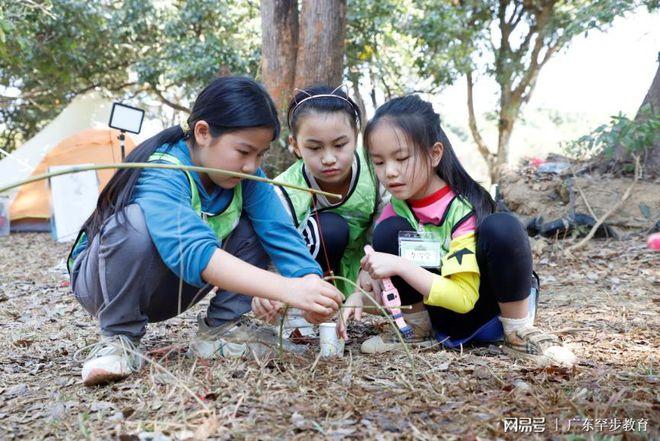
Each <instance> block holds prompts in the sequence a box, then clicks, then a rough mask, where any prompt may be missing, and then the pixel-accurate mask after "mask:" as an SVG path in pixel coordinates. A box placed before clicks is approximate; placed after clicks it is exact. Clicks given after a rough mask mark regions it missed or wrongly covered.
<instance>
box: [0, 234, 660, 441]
mask: <svg viewBox="0 0 660 441" xmlns="http://www.w3.org/2000/svg"><path fill="white" fill-rule="evenodd" d="M541 240H542V241H543V245H545V246H541V247H538V246H536V247H535V249H536V250H541V249H543V251H542V252H540V253H539V254H538V255H537V256H536V268H537V271H538V272H539V273H540V275H541V279H542V291H541V297H540V310H539V313H538V319H537V324H538V325H540V326H541V327H543V328H545V329H548V330H551V331H554V332H556V333H558V334H559V335H561V336H562V338H563V339H564V340H565V342H566V343H567V344H568V345H569V346H570V347H571V348H572V349H573V350H574V351H575V352H576V354H577V355H578V357H579V358H580V360H581V361H580V363H579V364H578V365H577V366H576V367H575V368H574V369H572V370H566V369H560V368H545V369H542V368H536V367H535V366H533V365H530V364H527V363H523V362H519V361H518V362H514V361H513V360H512V359H510V358H509V357H507V356H506V355H505V354H503V353H502V352H501V350H500V349H499V348H498V347H497V346H494V345H491V346H488V347H476V348H464V350H463V351H449V350H444V349H440V348H435V349H431V350H425V351H416V352H413V359H414V374H413V372H412V370H411V364H410V361H409V360H408V359H407V358H406V356H405V354H404V353H400V354H396V355H391V354H389V355H381V356H372V357H367V356H363V355H361V354H360V353H359V350H358V348H359V342H360V341H361V340H364V338H366V336H367V335H369V334H372V333H374V332H376V331H377V327H378V326H380V327H381V328H382V327H383V326H384V325H383V323H382V321H379V320H376V322H375V327H374V326H367V325H364V324H361V325H358V326H354V327H353V328H352V333H353V335H354V336H355V338H354V339H353V342H352V343H351V344H350V345H349V346H348V350H347V352H346V355H345V356H344V358H341V359H330V360H325V359H321V360H317V359H316V351H315V350H312V351H311V353H309V354H307V355H303V356H293V355H285V356H283V357H281V358H278V359H275V360H272V361H262V362H258V361H255V360H245V359H243V360H242V359H232V360H224V359H221V360H216V361H210V362H204V361H201V360H195V359H191V358H188V357H187V356H186V355H185V354H184V352H185V350H186V345H187V341H188V339H189V337H190V335H191V333H192V332H193V331H194V328H195V322H194V318H195V315H196V313H197V312H198V311H200V310H202V309H203V308H204V304H202V305H197V306H196V307H195V308H193V310H191V311H188V312H186V313H184V314H183V315H181V316H180V317H178V318H176V319H172V320H170V321H168V322H165V323H160V324H155V325H150V326H149V332H148V333H147V336H146V337H145V339H144V340H143V344H144V348H145V349H146V350H147V351H148V354H149V356H150V357H151V358H152V360H153V361H154V363H155V364H152V365H150V366H149V367H147V368H145V369H143V370H142V371H141V372H139V373H138V374H136V375H135V376H134V377H132V378H130V379H128V380H126V381H123V382H120V383H116V384H115V385H112V386H106V387H94V388H85V387H83V386H82V385H81V381H80V369H81V362H79V361H76V360H75V359H74V354H75V352H76V351H77V350H79V349H81V348H83V347H85V346H86V345H88V344H90V343H93V342H94V341H95V339H96V327H95V323H94V321H93V319H92V318H90V317H89V316H88V315H87V314H86V313H85V312H84V311H83V310H82V308H81V307H80V306H79V305H78V304H77V303H76V301H75V299H74V298H73V295H72V294H71V293H70V291H69V288H68V286H67V283H68V277H67V276H66V275H65V274H64V273H63V268H64V267H63V259H64V257H65V256H66V254H67V246H66V245H62V244H56V243H54V242H53V241H52V240H51V238H50V236H49V235H46V234H22V235H21V234H19V235H12V236H9V237H5V238H0V341H1V342H2V344H1V345H0V348H1V349H0V350H1V358H0V371H1V372H2V375H1V379H0V439H120V440H138V439H141V440H146V439H153V440H166V439H204V438H213V439H285V438H286V439H310V438H324V439H341V438H352V439H362V438H370V439H393V438H395V439H438V438H443V439H467V440H474V439H484V440H491V439H568V440H579V439H586V440H590V439H594V440H595V439H598V440H604V439H658V437H660V424H659V423H660V400H659V392H660V388H659V387H658V373H657V369H658V343H659V342H660V338H659V337H658V335H659V334H658V329H659V324H660V319H659V315H658V306H659V303H660V296H659V293H660V290H659V289H658V286H659V284H660V274H659V272H658V268H659V265H658V264H659V263H660V253H653V252H652V251H649V250H648V249H647V248H646V247H645V244H644V242H643V237H642V236H636V237H632V238H629V239H627V240H625V241H614V240H609V241H604V240H592V241H591V242H589V244H588V245H587V247H586V248H585V249H584V250H581V251H579V252H577V253H576V254H575V255H574V256H573V257H570V258H569V257H566V256H565V255H564V254H563V253H562V249H563V248H565V247H566V245H567V244H568V243H570V240H566V241H549V240H545V239H541ZM537 245H538V244H537ZM202 303H204V302H202ZM156 364H157V365H156ZM505 422H506V424H507V427H506V431H505ZM516 425H517V431H515V430H514V429H516ZM525 431H532V432H534V433H525Z"/></svg>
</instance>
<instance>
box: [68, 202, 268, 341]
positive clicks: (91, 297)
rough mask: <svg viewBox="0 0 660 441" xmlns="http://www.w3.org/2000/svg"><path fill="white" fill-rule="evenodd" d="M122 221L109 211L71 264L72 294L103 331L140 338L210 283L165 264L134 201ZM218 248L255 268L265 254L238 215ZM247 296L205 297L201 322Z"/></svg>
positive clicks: (245, 303) (242, 306)
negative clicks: (188, 278) (191, 279)
mask: <svg viewBox="0 0 660 441" xmlns="http://www.w3.org/2000/svg"><path fill="white" fill-rule="evenodd" d="M124 214H125V215H126V219H127V221H128V223H124V222H122V223H120V222H118V218H117V215H114V216H111V217H110V218H109V219H108V220H107V221H106V222H105V224H104V225H103V227H102V228H101V232H100V233H99V234H97V235H96V237H94V238H93V239H92V241H91V243H90V244H89V246H88V247H87V249H86V250H85V251H83V252H82V253H81V254H80V255H79V256H78V257H76V260H75V262H74V264H73V268H72V271H71V282H72V283H71V285H72V289H73V292H74V294H75V296H76V299H77V300H78V301H79V302H80V304H81V305H82V306H83V307H84V308H85V309H86V310H87V311H88V312H89V313H90V314H92V315H94V316H96V317H97V318H98V319H99V325H100V327H101V332H102V334H103V335H108V336H111V335H117V334H123V335H127V336H129V337H131V338H133V339H139V338H141V337H142V336H143V335H144V333H145V332H146V325H147V323H148V322H159V321H162V320H166V319H169V318H172V317H175V316H177V315H178V314H180V313H181V312H183V311H185V310H186V309H188V308H190V307H191V306H193V305H194V304H195V303H197V302H199V301H200V300H201V299H202V298H204V296H206V295H207V294H208V293H209V292H210V291H211V290H212V289H213V286H211V285H209V284H207V285H206V286H203V287H202V288H198V287H196V286H192V285H188V284H187V283H185V282H183V281H182V280H181V279H179V277H177V276H176V275H175V274H174V273H173V272H172V271H170V269H169V268H167V267H166V266H165V264H164V263H163V261H162V259H161V258H160V255H159V254H158V251H157V250H156V247H155V246H154V244H153V242H152V241H151V237H150V236H149V231H148V230H147V225H146V223H145V220H144V215H143V213H142V210H141V209H140V207H139V206H138V205H136V204H133V205H129V206H128V207H126V208H125V209H124ZM223 249H224V250H225V251H227V252H228V253H230V254H233V255H234V256H236V257H238V258H240V259H242V260H244V261H246V262H248V263H251V264H252V265H255V266H258V267H260V268H266V266H267V263H268V256H267V255H266V253H265V251H264V250H263V248H262V247H261V244H260V243H259V240H258V238H257V236H256V234H255V232H254V230H253V229H252V224H251V223H250V221H249V220H248V219H247V218H245V217H243V218H241V221H240V223H239V224H238V226H237V227H236V228H235V229H234V231H232V233H231V234H230V236H229V237H228V238H227V239H226V240H225V241H224V244H223ZM251 301H252V299H251V297H248V296H245V295H242V294H236V293H232V292H228V291H224V290H218V292H217V293H216V294H215V295H214V296H213V298H211V301H210V303H209V307H208V310H207V318H206V319H207V322H208V323H209V325H211V326H219V325H221V324H223V323H226V322H228V321H231V320H234V319H236V318H238V317H240V316H241V315H242V314H245V313H246V312H249V311H250V309H251Z"/></svg>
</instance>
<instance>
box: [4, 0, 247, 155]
mask: <svg viewBox="0 0 660 441" xmlns="http://www.w3.org/2000/svg"><path fill="white" fill-rule="evenodd" d="M0 11H1V12H0V104H1V106H0V127H2V136H1V137H0V147H3V148H5V149H7V150H12V149H13V148H14V147H15V146H16V145H17V144H18V143H19V142H21V140H24V139H27V138H29V137H30V136H32V135H33V134H34V133H36V132H37V131H38V130H39V129H41V128H42V127H43V126H44V125H45V124H46V123H47V122H48V121H49V120H50V119H52V118H53V117H54V116H56V115H57V114H58V113H59V112H60V111H61V110H62V108H63V107H64V106H66V105H67V104H68V103H69V102H70V101H71V99H73V97H75V96H76V95H78V94H80V93H83V92H85V91H87V90H91V89H98V90H103V91H111V92H113V93H114V94H115V95H116V92H122V93H125V94H126V95H128V96H133V95H135V94H138V93H142V94H143V95H144V94H145V93H146V96H150V97H152V98H155V99H156V100H159V101H161V102H168V103H169V104H168V105H170V104H171V105H174V106H177V107H178V108H179V109H185V108H187V107H189V106H190V100H191V99H192V98H194V96H195V95H196V93H198V92H199V91H200V90H201V88H202V87H203V86H204V85H205V84H206V83H208V82H209V81H210V80H211V79H212V78H213V77H214V76H216V75H218V74H219V73H234V74H248V75H253V76H254V75H255V74H256V73H257V69H258V63H259V58H260V54H259V44H260V37H259V32H258V31H259V20H258V16H259V12H258V6H257V5H256V4H255V3H254V2H244V1H241V0H221V1H215V0H185V1H183V0H179V1H174V2H171V3H165V2H154V1H152V0H108V1H100V0H96V1H89V2H81V1H78V0H45V1H42V2H29V3H28V2H16V1H14V0H0Z"/></svg>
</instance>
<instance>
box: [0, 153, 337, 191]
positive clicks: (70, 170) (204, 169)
mask: <svg viewBox="0 0 660 441" xmlns="http://www.w3.org/2000/svg"><path fill="white" fill-rule="evenodd" d="M129 168H160V169H170V170H185V171H194V172H199V173H209V174H214V173H216V174H221V175H226V176H233V177H235V178H241V179H250V180H252V181H258V182H266V183H268V184H273V185H281V186H282V187H289V188H293V189H295V190H302V191H307V192H310V193H317V194H322V195H324V196H329V197H331V198H335V199H341V198H342V196H341V195H339V194H335V193H328V192H327V191H322V190H315V189H313V188H306V187H300V186H298V185H293V184H289V183H287V182H280V181H276V180H274V179H268V178H262V177H261V176H254V175H249V174H247V173H239V172H233V171H229V170H223V169H221V168H208V167H197V166H194V165H174V164H159V163H153V162H122V163H119V164H98V165H84V166H82V165H81V166H73V167H71V168H67V169H63V170H58V171H54V172H49V173H43V174H41V175H37V176H32V177H30V178H28V179H24V180H22V181H18V182H14V183H13V184H10V185H8V186H6V187H2V188H0V193H4V192H6V191H9V190H12V189H14V188H17V187H21V186H23V185H26V184H30V183H32V182H37V181H42V180H44V179H49V178H52V177H54V176H60V175H68V174H72V173H80V172H84V171H89V170H106V169H129Z"/></svg>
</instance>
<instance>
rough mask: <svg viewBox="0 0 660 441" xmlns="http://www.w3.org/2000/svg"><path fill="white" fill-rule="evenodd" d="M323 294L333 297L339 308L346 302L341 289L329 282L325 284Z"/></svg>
mask: <svg viewBox="0 0 660 441" xmlns="http://www.w3.org/2000/svg"><path fill="white" fill-rule="evenodd" d="M321 294H323V295H324V296H325V297H327V298H329V299H332V300H333V301H334V302H335V304H336V306H337V308H339V306H340V305H341V304H342V303H344V295H343V294H342V293H341V291H339V290H338V289H337V288H335V287H334V286H333V285H331V284H329V283H327V284H326V285H325V286H324V289H323V290H322V291H321Z"/></svg>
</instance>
